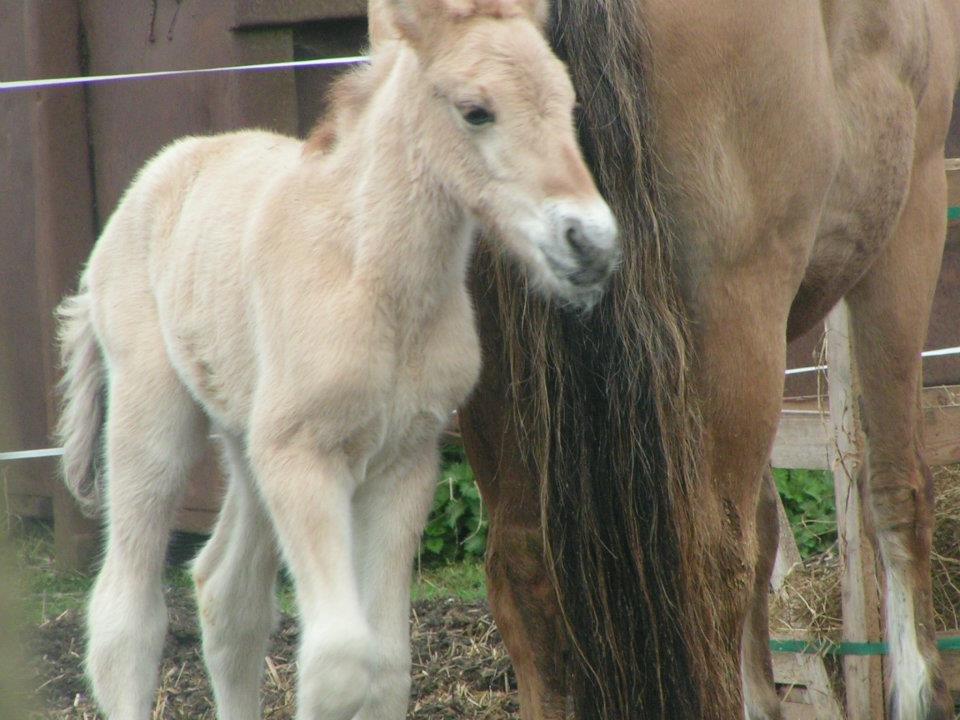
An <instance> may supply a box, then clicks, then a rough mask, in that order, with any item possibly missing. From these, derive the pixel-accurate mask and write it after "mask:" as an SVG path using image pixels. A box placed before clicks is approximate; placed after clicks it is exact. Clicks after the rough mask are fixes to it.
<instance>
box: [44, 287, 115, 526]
mask: <svg viewBox="0 0 960 720" xmlns="http://www.w3.org/2000/svg"><path fill="white" fill-rule="evenodd" d="M57 318H58V319H59V331H58V340H59V342H60V362H61V366H62V367H63V378H62V379H61V380H60V384H59V388H58V389H59V390H60V395H61V397H62V398H63V405H62V407H61V411H60V421H59V422H58V423H57V433H56V434H57V439H58V440H59V441H60V443H61V445H62V446H63V461H62V463H63V478H64V482H66V485H67V489H69V490H70V493H71V494H72V495H73V496H74V497H75V498H76V499H77V502H79V503H80V507H81V509H82V510H83V512H84V514H86V515H88V516H90V517H95V516H97V515H99V514H100V510H101V507H102V493H101V483H100V437H101V431H102V429H103V389H104V381H105V378H104V366H103V356H102V355H101V353H100V346H99V343H98V341H97V336H96V334H95V332H94V329H93V323H92V322H91V319H90V293H89V292H87V291H86V289H85V288H81V291H80V293H79V294H77V295H72V296H70V297H68V298H66V299H65V300H64V301H63V302H62V303H60V306H59V307H58V308H57Z"/></svg>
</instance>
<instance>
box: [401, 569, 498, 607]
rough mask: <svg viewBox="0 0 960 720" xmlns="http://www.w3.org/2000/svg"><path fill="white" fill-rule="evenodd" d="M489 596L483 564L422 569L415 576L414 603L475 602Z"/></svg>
mask: <svg viewBox="0 0 960 720" xmlns="http://www.w3.org/2000/svg"><path fill="white" fill-rule="evenodd" d="M486 596H487V586H486V578H485V577H484V574H483V563H482V562H480V561H479V560H471V561H465V562H461V563H455V564H451V565H437V566H435V567H425V568H421V569H420V571H419V572H416V573H414V578H413V590H412V592H411V597H412V598H413V599H414V600H437V599H446V598H452V599H456V600H463V601H464V602H473V601H475V600H482V599H483V598H485V597H486Z"/></svg>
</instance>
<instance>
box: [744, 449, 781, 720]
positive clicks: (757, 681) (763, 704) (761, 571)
mask: <svg viewBox="0 0 960 720" xmlns="http://www.w3.org/2000/svg"><path fill="white" fill-rule="evenodd" d="M779 525H780V520H779V517H778V515H777V487H776V485H774V483H773V475H772V474H771V472H770V470H769V468H768V469H767V471H766V473H764V479H763V485H762V486H761V488H760V500H759V502H758V504H757V550H758V552H757V569H756V575H755V577H754V579H753V597H752V598H751V600H750V608H749V610H748V612H747V619H746V622H745V623H744V626H743V641H742V645H741V647H740V658H741V660H740V666H741V672H742V674H743V703H744V705H745V707H746V715H747V720H779V719H780V718H781V717H782V714H781V710H780V697H779V696H778V695H777V690H776V687H775V686H774V683H773V663H772V660H771V657H770V628H769V611H768V610H769V609H768V600H769V592H770V577H771V576H772V575H773V566H774V563H775V562H776V559H777V544H778V538H779V534H780V527H779ZM787 531H788V532H789V528H788V530H787Z"/></svg>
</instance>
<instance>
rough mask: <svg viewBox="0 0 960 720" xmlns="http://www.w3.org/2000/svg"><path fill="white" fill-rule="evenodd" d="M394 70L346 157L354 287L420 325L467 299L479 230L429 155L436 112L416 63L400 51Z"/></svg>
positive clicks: (344, 147) (356, 131)
mask: <svg viewBox="0 0 960 720" xmlns="http://www.w3.org/2000/svg"><path fill="white" fill-rule="evenodd" d="M387 60H388V61H389V59H387ZM393 62H394V66H393V69H392V71H391V72H390V73H389V74H388V76H387V77H386V79H385V81H384V83H383V85H382V86H381V87H380V88H379V89H378V90H377V91H376V93H375V94H374V96H373V98H372V99H371V105H370V107H369V108H368V109H367V111H366V112H365V113H363V115H362V117H361V118H360V121H359V122H358V124H357V126H356V127H355V129H354V130H353V131H352V132H351V133H350V136H349V137H347V138H345V139H344V142H343V143H342V145H341V147H340V152H342V153H348V157H349V158H350V160H349V161H348V165H350V166H351V167H350V172H351V173H353V177H352V178H351V179H350V182H351V183H352V187H353V190H352V201H351V205H352V213H351V216H352V220H353V223H354V230H355V231H356V238H357V246H356V261H355V266H354V279H355V280H356V281H357V282H361V283H364V284H366V285H367V286H368V287H369V288H371V289H372V290H373V291H374V292H375V293H376V294H378V295H379V296H380V297H381V299H382V300H383V302H384V304H385V307H386V308H388V309H389V311H391V312H396V313H397V314H398V315H401V316H402V317H403V318H404V319H405V320H406V321H407V322H408V323H413V324H414V325H415V324H416V323H417V322H420V323H424V322H429V317H430V316H431V315H432V314H435V313H436V312H439V311H441V310H442V309H443V308H444V306H445V301H446V300H448V299H449V298H450V296H451V294H453V293H456V292H462V291H463V288H464V286H465V283H466V269H467V263H468V262H469V257H470V252H471V250H472V244H473V235H474V230H475V223H474V221H473V218H472V216H471V215H470V213H469V212H467V211H466V209H465V208H463V207H462V205H461V204H460V203H458V202H457V201H456V200H455V199H454V198H453V197H452V196H451V194H450V193H449V191H448V190H447V189H446V188H445V187H444V186H443V183H442V182H441V181H440V180H439V178H438V177H437V176H436V174H435V172H434V170H433V169H432V168H431V164H430V158H429V156H428V155H429V154H428V153H427V152H425V149H426V147H427V146H428V144H429V143H428V140H429V138H425V137H424V134H425V133H426V132H427V130H426V128H427V127H428V126H429V122H428V121H429V118H428V117H426V116H427V115H428V114H429V113H430V112H431V109H430V107H429V102H430V99H429V95H428V93H429V90H426V89H425V88H423V86H422V83H419V82H418V77H419V68H418V65H417V60H416V58H415V57H414V56H413V53H412V52H410V51H405V50H398V55H397V56H396V57H395V58H394V59H393Z"/></svg>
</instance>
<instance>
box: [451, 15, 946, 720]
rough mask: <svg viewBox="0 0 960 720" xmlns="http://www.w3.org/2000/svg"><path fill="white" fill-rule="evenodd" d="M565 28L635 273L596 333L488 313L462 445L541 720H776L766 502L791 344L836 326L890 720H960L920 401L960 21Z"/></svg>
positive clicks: (496, 288) (594, 159) (876, 18)
mask: <svg viewBox="0 0 960 720" xmlns="http://www.w3.org/2000/svg"><path fill="white" fill-rule="evenodd" d="M554 4H555V7H554V9H553V12H552V20H551V22H552V26H553V31H552V32H553V41H554V44H555V47H556V48H557V49H558V54H559V55H560V56H561V57H562V58H564V59H565V60H566V61H567V62H568V64H569V66H570V70H571V75H572V77H573V80H574V85H575V87H576V88H577V90H578V93H579V97H580V101H581V105H582V117H581V137H582V142H583V146H584V148H585V152H586V154H587V157H588V160H589V161H590V163H591V165H592V167H593V170H594V174H595V176H596V177H597V178H598V185H599V186H600V188H601V191H602V192H603V193H604V195H605V196H606V197H607V199H608V200H609V201H610V202H611V206H612V207H613V208H614V211H615V213H616V214H617V216H618V220H619V223H620V226H621V230H622V244H623V247H624V263H623V269H622V272H621V273H618V275H617V277H616V280H615V282H614V287H613V290H612V293H611V294H610V296H608V298H607V299H606V301H605V302H604V304H603V305H601V306H600V308H598V310H597V311H596V312H595V314H594V316H593V317H592V319H591V322H590V323H578V322H576V321H574V320H571V319H569V318H565V317H563V316H562V315H555V314H552V311H549V310H546V309H542V308H541V309H539V310H532V309H531V308H529V307H527V306H526V305H525V304H524V303H522V302H521V301H519V300H518V297H519V296H518V294H517V291H516V288H517V287H518V283H517V282H516V281H515V280H514V279H512V278H511V277H510V275H509V273H504V272H502V271H501V270H499V269H497V268H493V269H492V270H487V271H484V268H481V279H480V280H479V281H478V282H477V284H476V288H477V291H478V293H480V297H481V298H482V299H481V303H480V306H479V308H480V322H481V329H482V332H481V338H482V339H483V343H484V348H485V356H484V361H485V367H484V370H483V374H482V379H481V385H480V389H479V390H478V391H477V393H476V394H475V395H474V396H473V400H472V402H471V403H470V405H469V406H468V407H467V408H466V409H465V411H464V412H463V413H462V426H463V428H464V437H465V439H466V441H467V444H468V449H469V450H470V454H471V460H472V461H473V463H474V466H475V469H476V471H477V474H478V480H479V482H480V485H481V488H482V490H483V493H484V497H485V498H486V500H487V502H488V505H489V507H490V512H491V532H490V536H489V548H488V577H489V583H488V585H489V588H490V593H491V602H492V605H493V608H494V612H495V615H496V617H497V621H498V624H499V625H500V628H501V630H502V632H503V635H504V639H505V641H506V643H507V647H508V649H509V650H510V652H511V655H512V657H513V660H514V664H515V667H516V669H517V673H518V679H519V685H520V696H521V705H522V715H523V717H524V718H525V720H534V719H535V720H546V719H548V718H549V719H551V720H553V719H557V718H562V717H564V711H565V704H566V703H565V695H566V693H567V692H568V691H569V692H572V693H573V696H574V700H575V706H576V709H577V711H578V717H579V718H580V720H593V719H594V718H606V719H607V720H628V718H629V719H636V718H641V717H643V718H670V719H671V720H677V719H680V718H683V719H685V720H686V719H690V720H693V719H694V718H697V719H698V720H699V719H700V718H716V719H718V720H719V719H723V720H729V719H730V718H734V717H738V716H742V714H743V712H744V706H746V708H747V713H748V715H749V717H750V718H752V719H760V718H764V719H767V720H769V719H772V718H778V717H780V710H779V703H778V701H777V696H776V694H775V692H774V690H773V687H772V677H771V672H770V662H769V651H768V649H767V647H766V641H767V628H766V588H767V580H768V578H769V573H770V571H771V568H772V558H773V554H774V553H775V551H776V506H775V504H774V503H773V501H772V500H773V497H772V495H771V490H770V488H769V485H765V484H764V482H763V481H762V478H763V476H764V473H765V469H766V467H767V463H768V458H769V454H770V449H771V445H772V442H773V438H774V434H775V430H776V427H777V422H778V413H779V410H780V403H781V395H782V388H783V372H784V367H785V345H786V341H787V339H788V338H791V337H794V336H795V335H797V334H799V333H800V332H802V331H803V330H805V329H807V328H810V327H811V326H813V325H814V324H815V323H817V322H819V321H821V320H822V318H823V317H824V316H825V314H826V313H827V311H828V310H829V309H830V308H831V307H832V306H833V305H834V304H835V303H836V302H837V301H838V300H840V299H841V298H844V297H845V298H846V300H847V302H848V304H849V309H850V315H851V321H852V327H853V334H854V337H853V338H852V339H853V345H854V354H855V361H856V363H857V367H858V369H859V376H860V383H861V386H862V393H863V395H862V410H863V416H864V425H865V427H866V431H867V435H868V441H869V445H868V458H867V459H868V465H869V481H868V484H867V488H868V489H867V492H866V498H867V500H868V507H869V512H870V513H871V516H872V520H873V525H874V527H875V528H876V535H877V541H878V547H879V550H880V554H881V556H882V559H883V562H884V566H885V578H886V587H887V600H886V627H887V636H888V638H889V639H890V641H891V642H890V645H891V659H892V669H891V679H892V687H893V690H892V695H891V698H890V707H891V711H892V715H893V717H895V718H897V719H898V720H920V719H921V718H922V719H928V718H938V719H939V718H947V717H952V706H951V703H950V698H949V694H948V693H947V691H946V687H945V684H944V679H943V674H942V671H941V669H940V665H939V659H938V655H937V651H936V648H935V645H934V628H933V616H932V607H931V595H930V574H929V551H930V538H931V527H932V499H931V485H930V479H929V473H928V471H927V469H926V466H925V465H924V464H923V462H922V460H921V459H920V455H919V450H920V446H919V441H918V438H917V435H918V410H917V407H918V404H917V391H918V385H919V382H920V358H919V353H920V350H921V348H922V344H923V341H924V337H925V334H926V326H927V321H928V314H929V309H930V304H931V300H932V296H933V291H934V287H935V284H936V280H937V274H938V270H939V264H940V257H941V252H942V245H943V241H944V236H945V222H946V220H945V215H946V213H945V205H946V192H945V188H946V184H945V177H944V167H943V149H944V141H945V136H946V133H947V128H948V122H949V118H950V110H951V105H952V96H953V92H954V88H955V86H956V84H957V79H958V75H960V53H958V48H960V3H957V2H955V1H954V0H850V1H848V2H836V1H833V0H822V2H788V3H783V2H772V1H771V0H748V2H729V1H724V2H698V1H696V0H679V1H678V0H646V1H645V2H640V0H605V1H603V2H596V0H563V1H561V0H555V3H554ZM491 272H492V274H493V276H494V277H495V278H496V283H495V285H493V286H491V283H490V282H489V281H488V280H486V279H484V278H486V277H488V276H489V275H490V273H491ZM531 338H533V339H534V340H535V341H531ZM504 348H505V351H504ZM505 395H506V396H508V397H510V398H511V399H512V401H513V407H512V408H511V407H505V406H503V405H502V401H501V398H502V397H504V396H505ZM758 499H760V502H759V503H758ZM541 517H542V518H543V523H544V527H543V533H544V534H543V535H541ZM542 539H545V540H546V547H544V544H543V542H542ZM544 553H546V555H547V557H549V558H550V560H549V562H547V563H546V564H545V562H544V559H543V555H544ZM548 568H549V569H548ZM558 597H559V601H558ZM751 598H752V600H751ZM745 618H748V619H747V621H746V624H745V621H744V619H745ZM564 626H565V628H566V630H567V632H561V631H560V629H561V628H563V627H564ZM741 633H742V637H743V638H744V642H743V687H744V690H745V692H744V695H745V697H742V696H741V691H740V681H739V678H738V673H737V665H738V661H739V654H740V652H741V643H740V638H741ZM565 637H566V638H568V639H567V640H565V639H564V638H565ZM568 679H569V680H570V681H571V682H572V684H568V683H567V681H568Z"/></svg>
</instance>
